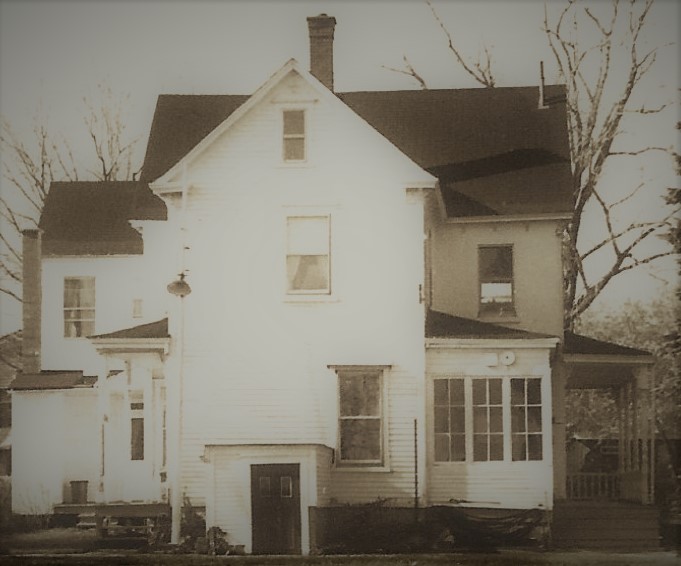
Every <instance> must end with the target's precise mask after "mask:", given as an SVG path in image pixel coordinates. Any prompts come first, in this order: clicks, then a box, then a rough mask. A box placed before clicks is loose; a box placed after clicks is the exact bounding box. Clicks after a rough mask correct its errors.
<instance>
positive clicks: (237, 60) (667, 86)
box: [0, 0, 681, 332]
mask: <svg viewBox="0 0 681 566" xmlns="http://www.w3.org/2000/svg"><path fill="white" fill-rule="evenodd" d="M434 4H435V6H436V7H437V9H438V11H439V13H440V14H441V16H442V18H443V20H444V21H445V23H446V24H447V26H448V28H449V30H450V32H451V33H452V35H453V37H454V39H455V41H456V43H457V45H458V46H459V47H460V48H461V50H462V51H463V52H465V53H469V54H476V53H477V52H478V51H479V50H480V49H481V47H482V46H483V45H487V46H488V47H489V48H490V49H491V51H492V55H493V59H494V66H495V75H496V78H497V83H498V84H499V85H500V86H517V85H535V84H537V81H538V75H539V61H540V60H542V59H543V60H544V61H546V69H547V82H549V83H552V82H557V80H558V77H557V74H556V70H555V66H554V65H553V63H552V56H551V53H550V52H549V50H548V48H547V44H546V39H545V37H544V34H543V32H542V31H541V27H542V21H543V16H544V4H543V2H540V1H525V2H519V1H492V0H481V1H480V0H478V1H476V2H461V1H447V2H442V1H434ZM600 4H601V5H602V4H604V2H602V1H601V2H600ZM680 4H681V3H679V2H674V1H671V0H662V1H660V0H658V2H657V3H656V5H655V7H654V9H653V12H652V14H651V19H650V22H649V26H648V28H647V35H646V37H645V40H646V42H647V44H648V45H649V46H651V45H664V44H667V43H672V42H675V43H676V45H674V46H669V47H665V48H664V49H663V50H662V52H661V54H660V57H659V61H658V64H657V66H656V69H655V73H654V74H653V75H651V77H650V78H649V81H648V83H647V86H646V89H645V90H644V92H643V97H642V102H646V103H650V105H651V106H652V105H654V104H656V103H659V102H660V101H669V100H675V98H677V95H676V94H675V89H676V87H678V85H679V67H681V64H680V58H679V43H678V41H679V23H678V22H679V21H680V20H681V9H680ZM562 5H563V2H557V1H552V2H550V3H549V11H550V12H552V11H553V12H555V10H556V9H557V8H559V7H560V6H562ZM323 12H324V13H327V14H329V15H333V16H335V17H336V20H337V26H336V38H335V46H334V47H335V84H336V90H338V91H353V90H376V89H391V90H392V89H407V88H418V85H417V84H416V83H415V82H414V81H412V80H410V79H409V78H408V77H406V76H404V75H400V74H398V73H395V72H392V71H389V70H387V69H385V68H384V67H401V66H402V57H403V56H404V55H406V56H407V57H408V58H409V60H410V62H411V63H412V64H413V66H414V67H415V68H416V69H417V70H418V71H419V73H420V74H421V75H422V76H423V77H424V78H425V80H426V81H427V82H428V85H429V87H431V88H471V87H475V86H477V85H476V84H475V83H474V82H473V81H472V80H471V79H470V78H469V77H468V76H467V75H466V74H465V73H464V72H463V71H462V70H461V69H460V68H459V67H457V66H456V65H455V64H453V62H452V58H451V56H450V54H449V53H448V51H447V45H446V39H445V38H444V36H443V35H442V33H441V31H440V29H439V27H438V24H437V22H436V21H435V20H434V18H433V16H432V14H431V12H430V10H429V8H428V6H427V5H426V4H425V3H424V2H422V1H420V0H399V1H398V0H368V1H362V2H359V1H347V0H344V1H326V0H315V1H312V0H311V1H307V2H303V1H300V2H292V1H288V0H279V1H276V2H274V1H271V2H265V1H262V0H251V1H249V2H246V1H241V2H238V1H234V0H223V1H222V2H217V1H212V2H208V1H194V2H181V1H172V2H171V1H161V0H146V1H145V0H142V1H137V2H133V1H128V0H108V1H107V0H96V1H85V0H80V1H70V2H67V1H63V0H50V1H37V0H21V1H14V0H0V113H1V114H2V116H3V118H5V119H7V120H9V122H10V123H11V124H12V125H13V127H14V128H15V130H17V132H18V133H20V134H21V135H28V133H29V132H30V127H31V120H32V119H33V117H34V116H35V114H36V112H37V110H38V109H39V108H41V109H42V112H43V114H44V115H46V116H47V117H48V119H49V123H50V126H51V128H52V130H53V131H58V132H63V134H64V136H65V137H66V138H67V139H69V140H72V144H73V145H74V149H75V151H76V156H77V159H78V160H79V161H82V162H87V160H88V159H90V160H91V159H92V156H91V155H90V154H88V153H87V152H88V151H89V149H90V148H89V145H88V144H87V137H86V130H85V127H84V125H83V122H82V116H83V114H84V106H83V102H82V99H83V97H84V96H95V95H96V92H97V91H96V85H97V83H98V82H99V81H106V82H107V83H108V84H109V85H110V86H111V87H112V88H113V89H114V91H116V92H118V93H120V94H121V95H130V99H129V113H128V118H127V121H126V124H127V128H128V130H129V133H130V134H131V135H133V136H139V137H140V140H141V141H140V143H139V144H138V153H139V157H140V159H141V155H142V154H143V150H144V147H145V145H146V136H147V135H148V129H149V125H150V122H151V118H152V113H153V109H154V105H155V102H156V97H157V95H158V94H160V93H197V94H219V93H240V94H247V93H250V92H252V91H253V90H255V89H256V88H257V87H258V86H259V85H260V84H262V82H264V81H265V80H266V79H267V78H268V76H270V75H271V74H272V73H273V72H274V71H276V70H277V69H278V68H279V67H280V66H281V65H282V64H283V63H284V62H285V61H287V60H288V59H289V58H291V57H294V58H296V59H298V60H299V61H300V62H301V63H303V64H305V65H307V62H308V36H307V23H306V20H305V18H306V17H307V16H311V15H316V14H319V13H323ZM586 35H587V37H585V38H584V40H588V39H589V37H588V32H587V33H586ZM580 39H581V38H580ZM677 119H678V106H677V107H676V109H670V110H669V111H667V112H666V113H665V115H664V116H662V117H657V118H656V119H655V121H652V122H650V124H649V125H648V126H646V127H641V130H640V131H639V130H638V128H639V126H636V128H637V129H636V131H635V134H636V136H643V137H646V139H651V140H653V141H654V142H655V144H656V145H669V144H670V143H673V142H674V141H675V140H676V134H675V132H674V129H673V124H674V122H675V121H676V120H677ZM636 174H637V175H641V178H646V179H649V180H650V179H651V178H653V185H657V187H656V188H655V189H654V190H653V191H652V192H650V193H648V194H647V196H645V199H644V200H643V201H640V202H639V203H638V205H637V206H638V207H639V210H640V207H641V206H643V207H650V208H651V210H652V209H654V208H656V207H659V201H660V199H659V195H661V194H662V188H663V186H664V185H665V184H666V183H667V182H673V181H674V178H673V176H671V169H670V168H669V167H668V166H667V165H665V164H664V163H662V162H661V161H659V160H658V161H657V162H656V161H652V162H651V166H650V167H648V170H647V171H639V172H638V173H636ZM629 176H631V172H627V177H629ZM612 179H613V180H612V186H613V187H616V186H619V184H620V183H624V182H625V181H626V182H629V179H628V178H626V177H625V176H620V177H619V178H618V177H617V175H615V174H614V173H613V175H612ZM668 179H669V181H667V180H668ZM0 190H2V191H7V190H8V189H7V185H6V184H0ZM655 273H656V275H657V276H661V277H666V278H668V279H669V278H670V277H673V275H672V274H673V268H672V264H671V263H670V262H667V263H666V264H665V265H664V266H662V267H660V268H659V269H657V271H656V272H655ZM659 288H660V287H659V282H657V280H656V279H654V278H652V277H650V276H648V275H639V276H635V277H630V278H628V279H626V280H622V282H621V283H618V284H617V285H613V287H612V288H611V290H610V294H609V296H610V298H611V299H612V300H613V301H621V300H624V299H625V298H626V297H628V296H631V297H633V298H646V297H650V296H651V295H653V294H655V293H657V292H658V291H659ZM0 301H2V302H0V307H2V308H3V313H4V316H3V319H2V320H0V323H1V324H0V332H1V331H7V330H10V329H11V327H12V326H15V325H16V320H17V318H16V316H15V315H10V316H8V315H7V314H6V313H8V312H10V311H12V309H11V308H10V306H9V305H8V304H7V302H6V299H5V298H0Z"/></svg>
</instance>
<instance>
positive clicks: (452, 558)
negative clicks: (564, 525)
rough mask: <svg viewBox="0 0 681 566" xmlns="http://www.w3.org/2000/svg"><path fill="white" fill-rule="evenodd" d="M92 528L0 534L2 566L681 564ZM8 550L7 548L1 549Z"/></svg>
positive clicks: (658, 558) (674, 558) (664, 555)
mask: <svg viewBox="0 0 681 566" xmlns="http://www.w3.org/2000/svg"><path fill="white" fill-rule="evenodd" d="M97 542H98V541H97V538H96V536H95V533H94V531H92V530H89V531H82V530H78V529H49V530H45V531H36V532H30V533H15V534H12V535H9V536H4V537H3V536H0V565H3V566H4V565H9V566H14V565H36V566H47V565H56V566H60V565H69V566H71V565H76V566H86V565H87V566H90V565H92V566H108V565H113V566H146V565H151V566H184V565H189V566H216V565H220V564H223V565H225V566H258V565H263V566H292V565H297V564H301V565H303V566H386V565H389V564H390V565H396V566H430V565H433V566H438V565H445V564H447V565H450V566H541V565H550V566H639V565H640V566H648V565H650V566H653V565H654V566H657V565H660V566H672V565H678V566H681V558H679V556H678V555H676V554H675V553H673V552H652V553H647V554H610V553H604V552H586V551H582V552H539V551H521V550H504V551H501V552H494V553H493V552H489V553H449V554H428V555H417V554H412V555H391V556H382V555H364V556H304V557H303V556H201V555H196V554H171V553H160V552H141V551H139V552H138V551H134V550H123V551H118V550H103V549H102V550H96V548H97ZM3 549H4V553H5V554H2V553H3Z"/></svg>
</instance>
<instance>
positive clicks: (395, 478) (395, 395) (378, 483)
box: [331, 370, 422, 505]
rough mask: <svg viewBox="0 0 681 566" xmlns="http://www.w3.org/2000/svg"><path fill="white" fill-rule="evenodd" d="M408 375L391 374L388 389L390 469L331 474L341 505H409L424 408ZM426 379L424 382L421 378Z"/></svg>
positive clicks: (413, 379) (386, 414) (415, 382)
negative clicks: (417, 422)
mask: <svg viewBox="0 0 681 566" xmlns="http://www.w3.org/2000/svg"><path fill="white" fill-rule="evenodd" d="M419 379H420V378H419V377H417V376H414V375H411V374H409V373H407V372H404V371H399V370H398V371H395V370H393V371H390V372H388V374H387V375H386V376H385V379H384V387H385V389H386V392H385V393H386V397H387V399H388V407H387V409H386V408H384V417H385V421H384V426H387V427H388V435H387V438H388V447H387V451H386V454H385V458H386V463H385V464H386V465H385V467H384V469H381V470H366V471H365V470H362V469H361V468H354V469H353V468H349V467H343V466H338V467H336V468H335V469H332V471H331V496H332V498H333V499H334V500H335V502H337V503H367V502H371V501H376V500H377V499H379V498H380V499H387V500H388V503H389V504H391V505H402V504H408V502H409V501H413V494H414V471H415V470H414V464H415V462H414V419H416V418H417V417H418V414H419V413H418V409H419V406H420V401H419V397H418V395H417V393H418V380H419ZM421 379H422V378H421Z"/></svg>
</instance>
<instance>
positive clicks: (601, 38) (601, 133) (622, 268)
mask: <svg viewBox="0 0 681 566" xmlns="http://www.w3.org/2000/svg"><path fill="white" fill-rule="evenodd" d="M424 1H425V2H426V4H427V5H428V6H429V8H430V10H431V11H432V12H433V15H434V17H435V19H436V21H437V23H438V24H439V26H440V28H441V29H442V31H443V33H444V34H445V37H446V39H447V41H448V48H449V50H450V51H451V53H452V54H453V56H454V58H455V61H456V63H457V64H458V65H460V66H461V67H463V69H464V70H465V71H466V72H467V73H468V74H469V75H470V76H471V77H472V78H473V79H474V80H475V81H476V82H478V83H479V84H481V85H483V86H485V87H493V86H495V84H496V83H495V79H494V73H493V71H492V59H491V56H490V54H489V51H488V50H487V49H485V50H484V53H485V57H484V58H482V59H481V58H480V57H478V59H477V60H473V61H471V60H467V59H466V58H465V57H464V56H463V55H462V54H461V52H460V51H459V50H458V49H457V48H456V47H455V46H454V44H453V41H452V37H451V34H450V33H449V31H448V29H447V27H446V25H445V24H444V22H443V20H442V18H441V17H440V15H439V14H438V13H437V11H436V10H435V8H434V7H433V5H432V4H431V2H430V0H424ZM621 4H622V3H621V2H620V1H619V0H612V2H611V3H610V4H608V3H601V4H597V5H596V7H597V9H594V8H593V7H590V6H589V5H583V4H582V3H580V2H579V1H578V0H568V1H567V2H566V4H565V6H564V8H563V9H562V11H561V12H560V14H559V15H558V17H557V19H556V21H550V19H549V16H548V13H547V12H546V11H545V15H544V26H543V30H544V32H545V34H546V38H547V40H548V44H549V47H550V49H551V51H552V53H553V55H554V59H555V63H556V65H557V67H558V71H559V73H560V75H561V77H562V80H563V81H564V82H565V85H566V90H567V100H566V104H567V116H568V133H569V142H570V154H571V162H572V191H573V195H574V208H573V212H572V216H571V219H570V221H569V223H568V225H567V227H566V230H565V238H564V250H565V262H564V265H565V274H564V275H565V277H564V282H565V305H564V312H565V326H566V328H572V327H573V326H574V323H575V321H576V320H577V319H578V317H579V316H580V315H581V314H582V313H583V312H584V311H585V310H586V309H587V308H589V306H590V305H591V304H592V303H593V301H594V300H595V299H596V297H598V296H599V294H600V293H601V292H602V291H603V289H604V288H605V287H606V285H608V283H610V281H612V280H613V278H615V277H616V276H618V275H619V274H621V273H624V272H626V271H629V270H631V269H634V268H637V267H639V266H642V265H646V264H650V263H651V262H654V261H655V260H658V259H660V258H662V257H665V256H669V255H671V254H673V253H674V250H672V249H668V250H662V251H654V252H650V251H649V250H645V248H646V245H645V244H647V243H649V242H651V241H653V240H656V239H657V237H659V236H663V235H664V234H665V233H667V232H668V231H669V229H670V226H671V224H672V219H673V218H674V216H675V215H676V214H677V213H678V212H679V203H678V202H676V203H674V202H672V201H671V200H668V201H667V202H668V204H669V205H670V206H669V208H668V209H667V210H666V212H665V213H664V214H663V215H662V218H659V219H653V220H645V221H631V222H624V223H623V222H622V219H623V216H624V215H622V214H620V213H621V210H622V209H623V207H624V206H623V205H625V204H626V203H630V202H631V199H632V198H633V197H635V196H636V195H637V194H640V193H641V192H642V190H644V189H645V188H646V185H645V184H644V183H641V184H638V185H636V186H634V187H630V188H629V189H626V188H625V189H623V190H622V191H621V192H620V193H619V194H618V195H617V197H616V198H615V199H610V200H609V199H608V198H606V194H605V193H606V190H605V188H604V186H603V182H602V181H603V172H604V169H605V166H606V163H608V164H609V163H610V162H611V161H612V160H616V159H622V158H629V159H633V158H637V157H640V156H642V155H644V154H646V153H648V152H652V151H663V152H668V153H670V154H672V155H673V154H674V152H673V151H672V150H671V148H668V147H656V146H645V147H635V148H633V149H629V148H627V149H624V148H623V147H622V146H623V145H624V143H625V142H624V136H622V133H623V129H622V121H623V119H624V118H625V116H627V117H631V116H632V115H639V116H645V115H651V114H657V113H659V112H661V111H662V110H664V108H665V107H666V106H667V104H663V105H661V106H659V107H656V108H646V107H645V106H638V107H636V106H635V103H634V100H635V96H636V95H637V94H638V93H639V91H641V90H642V89H641V85H642V82H643V79H644V77H645V76H646V74H647V73H648V72H649V71H650V69H651V68H652V66H653V65H654V63H655V61H656V57H657V53H658V50H659V49H660V47H662V46H657V47H653V48H651V49H647V50H642V46H643V41H642V39H641V37H642V31H643V29H644V27H645V25H646V21H647V19H648V16H649V13H650V10H651V7H652V5H653V0H644V1H642V2H641V1H640V0H639V1H637V0H629V2H627V7H626V8H625V9H622V8H621ZM603 11H605V12H607V13H606V14H605V15H603V14H602V12H603ZM597 12H598V13H597ZM594 32H595V34H596V37H597V40H596V41H595V42H587V43H585V39H584V38H585V37H593V33H594ZM621 55H624V59H623V60H620V56H621ZM616 59H617V60H616ZM616 67H617V68H616ZM392 70H394V71H397V72H400V73H403V74H406V75H408V76H410V77H412V78H414V79H415V80H417V82H418V83H419V84H420V85H421V87H422V88H427V85H426V82H425V80H424V79H423V77H421V76H420V75H418V74H417V73H416V71H415V70H414V69H413V67H412V66H411V65H410V64H409V62H408V60H407V59H406V57H405V67H404V68H403V69H392ZM620 70H621V71H623V75H624V77H625V78H624V80H623V81H620V80H619V77H621V76H622V73H621V72H616V71H620ZM591 208H595V209H596V210H598V211H599V212H600V215H601V220H602V224H603V229H604V231H603V233H604V236H603V237H602V238H601V239H600V240H599V241H597V242H595V243H593V242H592V243H590V244H589V245H584V244H583V243H582V240H580V234H582V233H583V227H584V224H583V220H584V217H585V216H584V213H585V210H588V209H591ZM595 258H598V265H599V266H600V269H597V270H594V269H593V268H592V269H587V268H585V263H586V262H588V261H590V260H593V259H595ZM592 267H593V266H592Z"/></svg>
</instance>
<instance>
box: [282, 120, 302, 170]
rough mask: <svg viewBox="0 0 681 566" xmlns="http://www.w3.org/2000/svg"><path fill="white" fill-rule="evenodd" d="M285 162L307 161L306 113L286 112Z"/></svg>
mask: <svg viewBox="0 0 681 566" xmlns="http://www.w3.org/2000/svg"><path fill="white" fill-rule="evenodd" d="M283 158H284V161H286V162H290V161H304V160H305V111H304V110H284V144H283Z"/></svg>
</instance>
